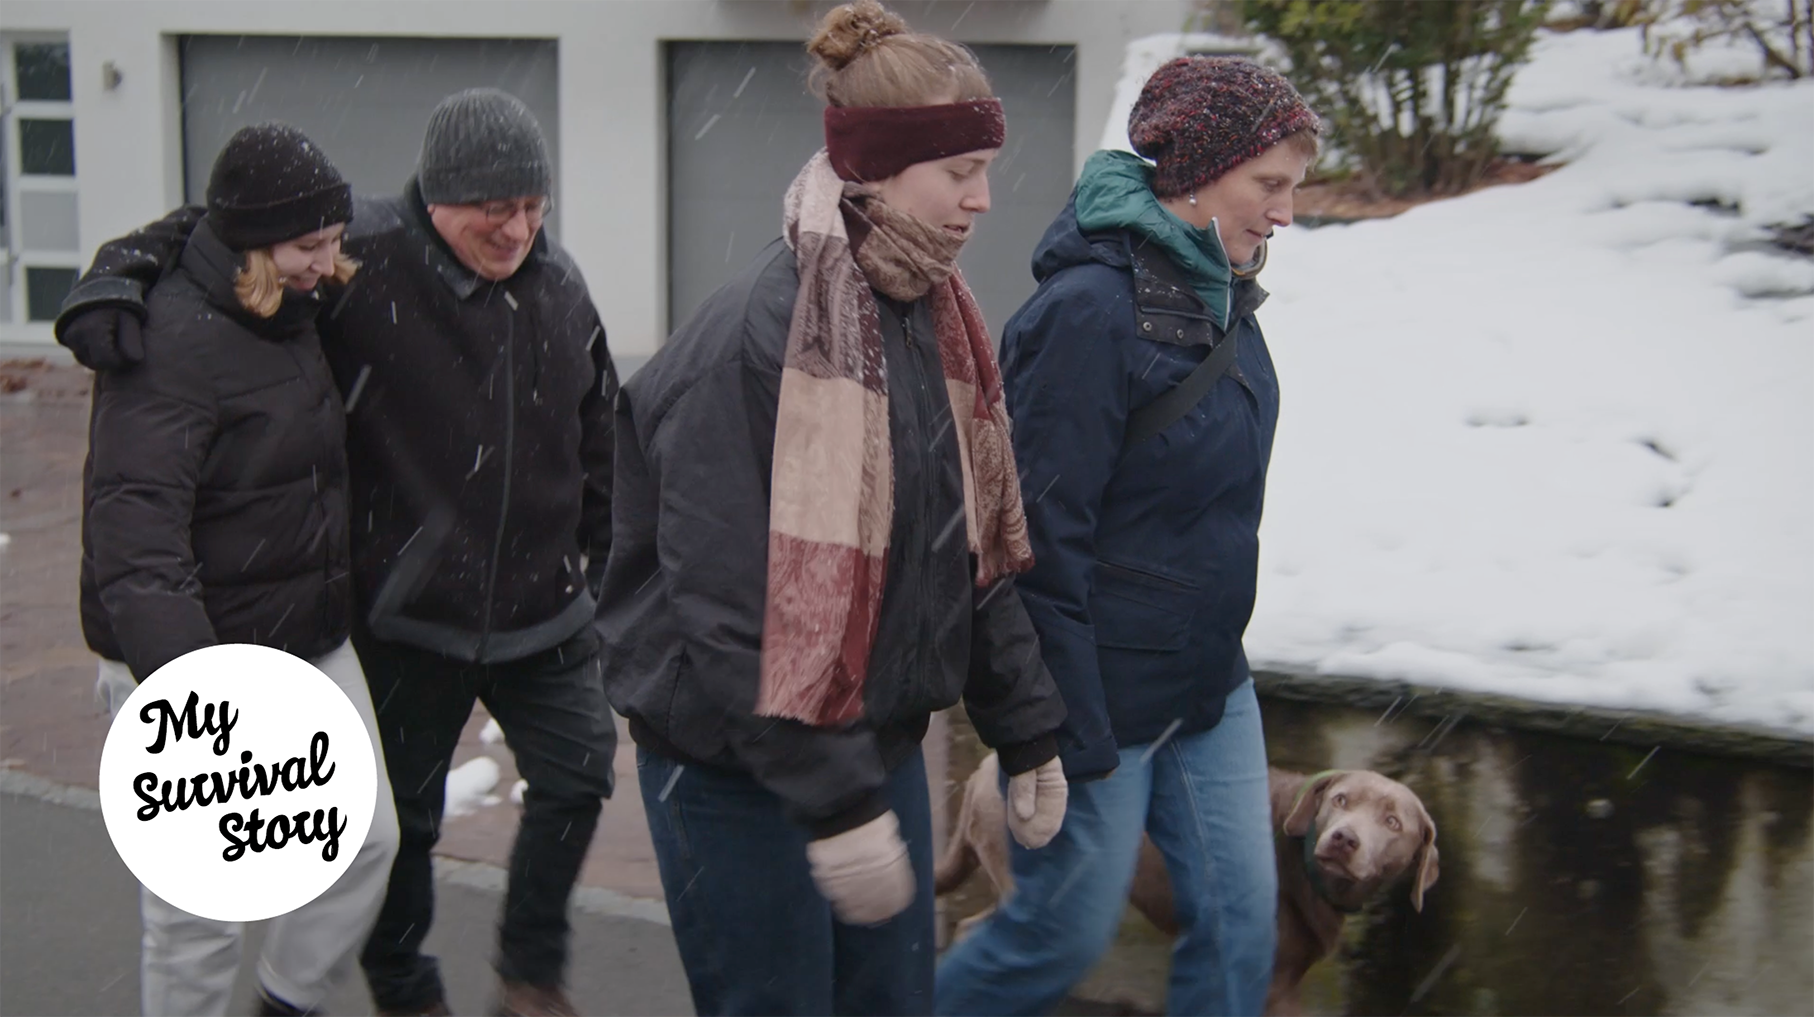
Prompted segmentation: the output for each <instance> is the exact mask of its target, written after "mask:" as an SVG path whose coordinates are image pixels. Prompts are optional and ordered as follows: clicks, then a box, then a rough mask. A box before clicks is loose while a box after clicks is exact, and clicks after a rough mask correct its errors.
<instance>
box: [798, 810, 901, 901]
mask: <svg viewBox="0 0 1814 1017" xmlns="http://www.w3.org/2000/svg"><path fill="white" fill-rule="evenodd" d="M806 860H807V861H808V862H810V863H812V872H813V882H814V883H817V884H818V885H819V892H820V893H822V894H824V895H825V899H826V900H827V901H830V902H831V909H832V911H833V912H835V913H836V914H837V916H838V920H839V921H841V922H844V923H845V924H846V925H877V924H880V923H882V922H885V921H887V920H888V919H890V918H893V917H894V916H895V915H898V914H900V913H901V912H902V911H905V910H907V905H909V904H911V903H913V863H912V862H909V861H908V860H907V845H906V844H905V843H903V842H902V841H901V824H900V821H899V820H897V819H895V817H894V813H893V812H884V813H882V814H881V815H879V816H877V817H876V818H874V819H872V820H870V821H869V822H867V823H864V824H863V825H862V826H859V827H857V828H856V829H854V830H846V831H844V832H843V833H840V834H837V835H836V836H832V837H826V838H824V839H823V840H815V841H809V842H807V845H806Z"/></svg>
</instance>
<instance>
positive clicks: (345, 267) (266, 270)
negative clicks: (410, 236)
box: [233, 247, 359, 318]
mask: <svg viewBox="0 0 1814 1017" xmlns="http://www.w3.org/2000/svg"><path fill="white" fill-rule="evenodd" d="M357 271H359V263H358V262H357V261H354V260H353V259H351V258H349V257H347V256H346V252H345V251H335V252H334V274H333V275H331V276H329V277H328V280H330V281H332V282H337V283H340V284H342V285H345V284H346V283H349V282H352V281H353V273H354V272H357ZM283 291H284V285H283V274H282V273H281V272H279V271H277V259H275V258H273V257H271V249H270V248H269V247H260V248H257V249H255V250H251V251H247V252H246V264H245V267H244V268H241V269H240V270H239V273H238V274H237V275H235V276H234V277H233V293H234V295H235V296H237V297H239V304H240V306H241V307H244V308H245V309H246V310H248V311H251V312H252V313H253V314H256V315H258V316H259V317H260V318H269V317H270V316H272V315H273V314H276V313H277V308H278V307H279V306H281V305H282V304H283Z"/></svg>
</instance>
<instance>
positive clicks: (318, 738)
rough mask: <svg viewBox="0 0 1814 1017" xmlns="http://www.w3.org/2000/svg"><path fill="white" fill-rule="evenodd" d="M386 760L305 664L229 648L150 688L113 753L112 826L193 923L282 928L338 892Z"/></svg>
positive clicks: (107, 765) (270, 652)
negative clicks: (281, 920)
mask: <svg viewBox="0 0 1814 1017" xmlns="http://www.w3.org/2000/svg"><path fill="white" fill-rule="evenodd" d="M377 751H378V750H377V749H376V748H375V747H374V746H373V745H372V741H371V737H370V736H369V735H368V734H367V733H366V729H365V724H364V722H362V721H361V720H360V718H359V713H358V711H357V710H356V709H354V707H353V703H352V700H350V699H348V698H347V697H346V694H345V693H344V692H341V691H340V688H339V687H338V686H336V685H335V684H334V682H333V680H332V679H330V678H329V677H328V676H327V675H325V674H323V673H321V671H320V670H318V669H317V668H316V667H315V666H314V665H312V664H310V663H309V662H308V661H305V660H303V659H302V658H300V657H297V656H295V655H293V654H289V653H285V652H284V651H282V650H276V649H272V648H270V647H266V646H252V645H249V644H244V643H229V644H225V645H221V646H210V647H206V648H204V649H200V650H195V651H193V652H191V653H187V654H184V655H183V656H181V657H178V658H177V659H175V660H173V661H171V662H170V663H168V664H166V665H164V666H163V667H161V668H159V669H158V670H157V672H156V673H155V674H153V675H152V676H151V677H149V678H147V679H145V681H144V682H143V683H142V684H141V685H139V687H138V689H137V690H135V691H134V692H133V693H132V695H131V697H129V698H128V699H127V700H126V705H125V706H124V707H123V708H122V709H121V710H120V712H119V713H118V715H116V716H115V717H114V720H113V726H112V727H111V728H109V729H108V732H107V744H106V745H105V747H103V748H102V750H101V788H100V792H101V814H102V815H103V816H104V817H105V818H106V821H107V832H108V834H109V835H110V836H111V837H112V838H113V846H114V849H115V850H116V851H118V852H119V853H120V858H121V859H122V860H124V861H125V863H126V867H127V868H129V869H131V870H132V874H133V875H134V876H137V877H138V879H139V882H141V883H143V884H145V886H146V887H147V888H148V889H150V890H151V892H152V893H155V894H157V895H158V896H159V897H161V898H163V899H164V900H166V901H168V902H169V903H171V904H173V905H175V906H176V907H178V908H181V909H182V910H184V911H187V912H189V913H190V914H194V915H200V916H201V917H203V918H212V919H215V920H216V921H224V922H253V921H260V920H263V919H266V918H275V917H276V916H278V915H281V914H286V913H288V912H290V911H294V910H295V909H297V908H299V907H301V906H302V905H304V904H307V903H308V902H309V901H312V900H314V899H315V898H316V897H317V896H319V895H320V894H321V893H322V892H323V891H325V890H327V888H328V887H330V886H332V885H334V881H335V880H337V879H339V878H340V876H341V874H342V873H344V872H345V871H346V869H347V866H349V865H351V864H352V862H353V856H354V855H356V854H358V853H359V847H360V845H361V844H363V843H364V842H365V835H366V831H367V830H369V829H370V828H371V824H372V811H373V809H374V808H375V806H376V802H377V795H378V766H377V758H378V757H377V754H376V753H377Z"/></svg>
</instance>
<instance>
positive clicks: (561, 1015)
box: [496, 982, 579, 1017]
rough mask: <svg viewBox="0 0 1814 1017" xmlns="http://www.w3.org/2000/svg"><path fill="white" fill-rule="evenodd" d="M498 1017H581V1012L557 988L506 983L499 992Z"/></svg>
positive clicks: (524, 983)
mask: <svg viewBox="0 0 1814 1017" xmlns="http://www.w3.org/2000/svg"><path fill="white" fill-rule="evenodd" d="M496 1013H497V1014H498V1017H579V1010H578V1009H576V1008H575V1007H574V1005H573V1001H572V1000H570V999H568V998H567V994H566V993H565V992H563V991H561V989H560V988H559V987H558V986H557V987H554V988H549V987H547V986H542V985H530V984H529V983H528V982H505V983H503V985H502V986H501V988H500V990H499V992H498V1008H497V1010H496Z"/></svg>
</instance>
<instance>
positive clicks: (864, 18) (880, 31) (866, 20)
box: [806, 0, 908, 71]
mask: <svg viewBox="0 0 1814 1017" xmlns="http://www.w3.org/2000/svg"><path fill="white" fill-rule="evenodd" d="M907 31H908V28H907V22H905V21H903V20H901V17H900V16H899V15H897V14H895V13H894V12H893V11H890V10H889V9H888V8H886V7H883V6H882V5H881V4H880V3H877V2H876V0H857V2H856V3H848V4H845V5H843V6H842V7H836V8H833V9H832V10H831V11H830V12H829V13H827V14H826V15H825V18H824V20H822V21H820V22H819V30H818V32H817V33H815V34H814V35H813V37H812V41H811V42H808V43H807V44H806V51H807V52H808V53H811V54H812V55H813V56H815V57H818V58H819V61H820V62H821V63H823V64H824V65H825V66H826V67H828V68H830V69H831V70H834V71H841V70H843V69H844V68H845V66H847V65H848V64H849V63H850V62H851V61H852V60H855V59H856V58H857V57H860V56H862V55H863V54H864V53H867V52H869V51H870V50H872V49H874V48H875V47H876V46H877V45H878V44H879V43H881V41H882V40H883V39H886V38H888V37H889V36H891V35H903V34H905V33H906V32H907Z"/></svg>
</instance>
